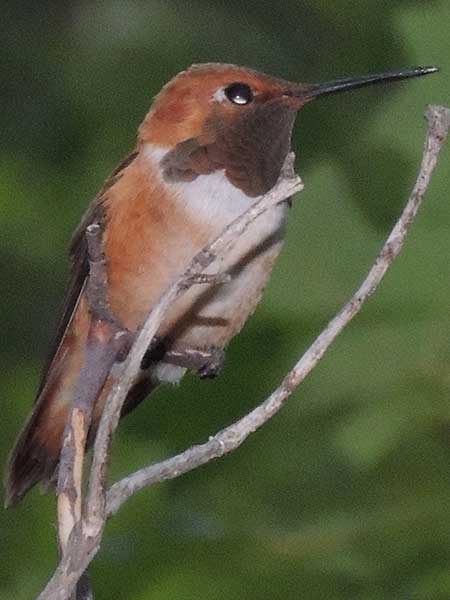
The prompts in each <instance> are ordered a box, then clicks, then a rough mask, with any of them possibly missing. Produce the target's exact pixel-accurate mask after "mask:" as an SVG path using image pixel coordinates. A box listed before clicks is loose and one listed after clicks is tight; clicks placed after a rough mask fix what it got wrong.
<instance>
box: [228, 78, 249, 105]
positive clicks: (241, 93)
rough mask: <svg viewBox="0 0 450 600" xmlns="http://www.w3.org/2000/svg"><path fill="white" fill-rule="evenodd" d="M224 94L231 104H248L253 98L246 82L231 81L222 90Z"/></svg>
mask: <svg viewBox="0 0 450 600" xmlns="http://www.w3.org/2000/svg"><path fill="white" fill-rule="evenodd" d="M224 92H225V96H226V97H227V98H228V100H229V101H230V102H233V104H241V105H243V104H248V103H249V102H251V101H252V100H253V92H252V90H251V88H250V86H248V85H247V84H246V83H240V82H238V83H232V84H231V85H229V86H228V87H226V88H225V90H224Z"/></svg>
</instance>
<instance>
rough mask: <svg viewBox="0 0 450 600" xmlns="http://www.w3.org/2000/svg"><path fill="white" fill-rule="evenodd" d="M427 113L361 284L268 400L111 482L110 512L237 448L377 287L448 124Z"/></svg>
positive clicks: (439, 111) (446, 117) (441, 113)
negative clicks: (393, 217)
mask: <svg viewBox="0 0 450 600" xmlns="http://www.w3.org/2000/svg"><path fill="white" fill-rule="evenodd" d="M426 118H427V120H428V131H427V137H426V140H425V146H424V152H423V158H422V164H421V167H420V171H419V175H418V177H417V181H416V184H415V186H414V188H413V191H412V192H411V196H410V197H409V200H408V202H407V204H406V206H405V208H404V210H403V212H402V214H401V216H400V218H399V220H398V221H397V223H396V224H395V226H394V228H393V230H392V232H391V233H390V235H389V237H388V238H387V240H386V242H385V244H384V246H383V248H382V250H381V252H380V254H379V255H378V257H377V259H376V261H375V263H374V265H373V266H372V268H371V269H370V271H369V273H368V275H367V277H366V278H365V279H364V281H363V283H362V285H361V286H360V288H359V289H358V290H357V291H356V292H355V294H354V295H353V296H352V298H351V299H350V300H349V301H348V302H347V303H346V304H345V305H344V307H343V308H342V309H341V310H340V311H339V313H338V314H337V315H336V316H335V317H334V319H332V320H331V321H330V323H329V324H328V325H327V327H326V328H325V329H324V330H323V332H322V333H321V334H320V335H319V336H318V337H317V338H316V340H315V341H314V342H313V343H312V345H311V346H310V347H309V349H308V350H307V351H306V352H305V353H304V354H303V356H302V357H301V358H300V359H299V360H298V362H297V363H296V364H295V365H294V367H293V368H292V369H291V370H290V371H289V373H288V374H287V375H286V377H285V378H284V379H283V381H282V383H281V385H280V386H279V387H278V388H277V389H276V390H275V391H274V392H273V393H272V394H271V395H270V396H269V398H267V400H265V401H264V402H263V403H262V404H260V405H259V406H257V407H256V408H255V409H254V410H252V411H251V412H250V413H249V414H248V415H246V416H245V417H243V418H242V419H240V420H239V421H237V422H236V423H234V424H233V425H230V426H229V427H227V428H226V429H224V430H223V431H221V432H219V433H217V434H216V435H215V436H214V437H211V438H210V439H209V440H208V442H206V443H204V444H201V445H198V446H193V447H192V448H189V449H188V450H186V451H185V452H182V453H181V454H178V455H177V456H174V457H172V458H169V459H168V460H165V461H162V462H160V463H158V464H155V465H150V466H148V467H146V468H144V469H140V470H139V471H137V472H135V473H133V474H132V475H129V476H128V477H125V478H124V479H122V480H121V481H118V482H117V483H115V484H114V485H113V486H111V488H110V490H109V492H108V495H107V514H108V516H111V515H113V514H115V513H116V512H117V511H118V510H119V508H120V507H121V506H122V504H123V503H124V502H125V501H126V500H128V498H129V497H130V496H132V495H133V494H134V493H136V492H137V491H139V490H141V489H142V488H144V487H149V486H151V485H153V484H155V483H158V482H160V481H164V480H167V479H174V478H175V477H178V476H180V475H182V474H183V473H187V472H188V471H191V470H192V469H195V468H196V467H199V466H201V465H203V464H205V463H207V462H209V461H210V460H212V459H214V458H219V457H221V456H223V455H224V454H227V453H229V452H232V451H233V450H235V449H236V448H238V447H239V446H240V445H241V444H242V443H243V442H244V441H245V440H246V439H247V437H248V436H249V435H250V434H251V433H253V432H254V431H256V430H257V429H259V428H260V427H261V426H262V425H263V424H264V423H266V422H267V421H268V420H269V419H271V418H272V417H273V416H274V414H275V413H277V412H278V411H279V410H280V408H281V407H282V406H283V404H284V403H285V401H286V400H287V399H288V398H289V396H290V395H291V394H292V392H293V391H294V390H295V389H296V388H297V387H298V386H299V385H300V383H301V382H302V381H303V380H304V379H305V378H306V376H307V375H308V374H309V373H310V372H311V370H312V369H313V368H314V367H315V366H316V364H317V363H318V362H319V360H320V359H321V358H322V357H323V355H324V354H325V352H326V350H327V349H328V348H329V346H330V345H331V344H332V342H333V341H334V340H335V339H336V337H337V336H338V335H339V334H340V333H341V331H342V330H343V329H344V327H345V326H346V325H347V324H348V323H349V322H350V321H351V320H352V319H353V317H354V316H355V315H356V314H357V313H358V312H359V311H360V309H361V307H362V305H363V304H364V302H366V300H368V298H369V297H370V296H371V295H372V294H373V293H374V292H375V290H376V288H377V287H378V285H379V284H380V282H381V280H382V279H383V277H384V275H385V273H386V271H387V270H388V268H389V267H390V265H391V264H392V263H393V261H394V260H395V258H396V257H397V256H398V255H399V253H400V251H401V249H402V248H403V245H404V242H405V239H406V235H407V233H408V231H409V229H410V227H411V225H412V222H413V220H414V218H415V216H416V214H417V211H418V209H419V207H420V205H421V203H422V200H423V197H424V194H425V192H426V190H427V188H428V185H429V183H430V180H431V176H432V173H433V171H434V168H435V166H436V162H437V159H438V155H439V152H440V150H441V148H442V145H443V143H444V141H445V139H446V137H447V135H448V131H449V127H450V110H449V109H447V108H444V107H440V106H429V107H428V109H427V111H426Z"/></svg>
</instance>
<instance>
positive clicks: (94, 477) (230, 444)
mask: <svg viewBox="0 0 450 600" xmlns="http://www.w3.org/2000/svg"><path fill="white" fill-rule="evenodd" d="M427 119H428V133H427V138H426V142H425V149H424V156H423V160H422V166H421V170H420V173H419V176H418V179H417V182H416V185H415V187H414V190H413V192H412V194H411V197H410V199H409V200H408V203H407V205H406V207H405V209H404V211H403V213H402V216H401V217H400V219H399V221H398V222H397V224H396V225H395V227H394V229H393V230H392V233H391V234H390V236H389V238H388V239H387V241H386V243H385V245H384V246H383V249H382V251H381V253H380V254H379V256H378V258H377V259H376V261H375V264H374V266H373V267H372V268H371V270H370V272H369V274H368V276H367V277H366V279H365V280H364V282H363V284H362V285H361V287H360V288H359V290H358V291H357V292H356V294H355V295H354V296H353V297H352V299H351V300H350V301H349V302H348V303H347V304H346V305H345V306H344V307H343V309H342V310H341V311H340V313H339V314H338V315H337V316H336V317H335V318H334V319H333V320H332V321H331V322H330V323H329V325H328V326H327V328H326V329H325V330H324V331H323V332H322V333H321V334H320V335H319V337H318V338H317V339H316V341H315V342H314V343H313V345H312V346H311V348H310V349H309V350H308V351H307V352H306V353H305V354H304V355H303V357H302V358H301V359H300V360H299V361H298V362H297V363H296V365H295V366H294V367H293V369H292V370H291V371H290V372H289V373H288V375H287V376H286V377H285V378H284V380H283V382H282V383H281V385H280V386H279V387H278V388H277V389H276V390H275V391H274V392H273V393H272V394H271V396H270V397H269V398H268V399H267V400H266V401H265V402H264V403H262V404H261V405H260V406H258V407H257V408H255V409H254V410H253V411H252V412H251V413H249V414H248V415H246V416H245V417H243V418H242V419H240V420H239V421H238V422H237V423H235V424H233V425H231V426H230V427H227V428H226V429H224V430H223V431H222V432H220V433H218V434H217V435H216V436H214V437H213V438H211V439H210V440H209V441H208V442H206V443H205V444H202V445H199V446H194V447H193V448H190V449H189V450H186V451H185V452H183V453H181V454H180V455H178V456H176V457H173V458H171V459H169V460H167V461H163V462H162V463H159V464H157V465H152V466H150V467H147V468H145V469H141V470H140V471H138V472H136V473H134V474H132V475H130V476H129V477H126V478H125V479H123V480H122V481H120V482H118V483H116V484H115V485H113V486H112V487H111V489H110V490H109V492H108V493H107V495H106V496H105V484H104V479H105V471H106V464H107V458H108V455H109V448H110V442H111V436H112V434H113V432H114V430H115V428H116V426H117V423H118V420H119V416H120V411H121V407H122V405H123V402H124V400H125V398H126V395H127V392H128V390H129V388H130V385H131V384H132V382H133V380H134V376H135V374H136V373H137V372H138V370H139V368H140V364H141V360H142V358H143V356H144V354H145V352H146V350H147V348H148V347H149V345H150V342H151V340H152V339H153V337H154V335H155V333H156V332H157V330H158V328H159V326H160V323H161V321H162V319H163V317H164V315H165V313H166V311H167V310H168V308H169V307H170V306H171V304H172V303H173V302H174V301H175V300H176V299H177V298H178V297H179V296H181V295H182V294H183V293H184V292H185V291H186V290H187V289H188V288H189V287H190V286H192V285H194V284H195V283H198V278H197V276H198V275H199V274H201V273H202V272H203V270H204V269H205V268H206V267H207V266H209V265H210V264H211V263H212V262H214V260H215V259H216V258H217V257H218V256H219V255H221V254H224V253H225V252H227V250H228V249H229V248H230V247H231V246H232V244H233V241H234V240H236V239H237V238H238V237H239V235H241V234H242V233H243V232H244V231H245V229H246V227H248V225H249V224H250V223H251V222H252V221H253V220H254V219H255V218H257V217H258V216H259V215H260V214H262V213H263V212H265V211H266V210H268V209H269V208H270V207H271V206H273V205H274V204H276V203H278V202H280V201H281V200H282V199H284V198H286V197H288V196H290V195H291V194H293V193H295V192H296V191H299V190H300V189H301V188H302V184H301V182H300V180H299V179H298V178H297V179H291V178H290V179H286V176H285V175H284V174H283V175H284V176H283V175H282V177H281V179H280V181H279V182H278V184H277V186H276V187H275V188H274V189H273V190H272V191H271V192H269V194H267V195H266V196H264V197H263V198H262V199H261V200H260V201H259V202H257V203H255V204H254V205H253V206H252V207H251V208H250V209H249V210H248V211H247V212H246V213H245V214H244V215H242V216H241V217H240V218H239V219H237V220H236V221H235V222H233V223H232V224H231V225H230V226H229V227H228V228H227V229H226V230H225V231H224V232H223V233H222V234H221V235H220V236H219V238H217V240H216V241H215V242H213V243H212V244H211V245H210V246H208V247H207V248H205V249H204V250H203V251H202V252H200V253H199V254H198V255H197V256H196V257H195V258H194V260H193V261H192V263H191V265H190V266H189V268H188V269H187V271H186V272H185V273H184V275H183V276H182V277H181V278H180V279H179V280H178V281H177V282H175V283H174V284H173V285H172V286H171V287H170V288H169V289H168V290H167V291H166V292H165V294H164V295H163V296H162V297H161V299H160V301H159V302H158V304H157V305H156V306H155V308H154V309H153V310H152V312H151V313H150V315H149V317H148V319H147V321H146V322H145V324H144V326H143V328H142V330H141V331H140V333H139V335H138V336H137V338H136V340H135V343H134V344H133V347H132V348H131V350H130V352H129V354H128V356H127V358H126V360H125V361H124V362H123V363H122V368H121V374H120V375H119V377H118V380H117V383H116V384H115V385H114V387H113V389H112V390H111V393H110V394H109V397H108V400H107V403H106V406H105V409H104V412H103V415H102V419H101V423H100V426H99V432H98V435H97V439H96V444H95V448H94V460H93V466H92V470H91V477H90V484H89V492H88V497H87V511H86V516H85V518H84V519H82V520H81V521H80V522H78V523H77V524H76V526H75V527H74V528H73V529H72V532H71V534H70V536H69V539H68V543H67V551H66V554H65V555H64V556H63V558H62V560H61V562H60V564H59V566H58V568H57V569H56V571H55V573H54V575H53V577H52V579H51V580H50V582H49V583H48V585H47V587H46V588H45V590H44V591H43V592H42V594H41V595H40V596H39V600H66V599H67V598H69V597H70V594H71V593H72V591H73V589H74V587H75V585H76V583H77V581H78V580H79V578H80V576H81V575H82V573H83V572H84V571H85V569H86V568H87V566H88V565H89V563H90V562H91V560H92V558H93V557H94V556H95V554H96V553H97V551H98V549H99V547H100V542H101V537H102V534H103V529H104V526H105V522H106V518H107V516H110V515H112V514H114V513H115V512H117V510H118V509H119V508H120V506H121V505H122V504H123V503H124V502H125V501H126V500H127V499H128V498H129V497H130V496H131V495H132V494H133V493H135V492H136V491H138V490H140V489H142V488H143V487H146V486H149V485H152V484H153V483H156V482H158V481H162V480H164V479H173V478H174V477H177V476H179V475H181V474H183V473H185V472H187V471H189V470H192V469H194V468H195V467H197V466H200V465H202V464H204V463H205V462H208V461H209V460H211V459H213V458H216V457H218V456H222V455H223V454H225V453H227V452H231V451H232V450H234V449H236V448H237V447H238V446H240V444H242V442H243V441H244V440H245V439H246V438H247V437H248V436H249V435H250V433H252V432H253V431H255V430H256V429H258V428H259V427H261V425H262V424H263V423H265V422H266V421H267V420H268V419H270V418H271V417H272V416H273V415H274V414H275V413H276V412H278V410H279V409H280V408H281V406H282V405H283V404H284V402H285V401H286V399H287V398H288V397H289V396H290V395H291V394H292V392H293V391H294V390H295V389H296V387H298V385H299V384H300V383H301V381H303V379H304V378H305V377H306V376H307V374H308V373H309V372H310V371H311V369H312V368H313V367H314V366H315V365H316V364H317V362H318V361H319V360H320V359H321V358H322V356H323V354H324V353H325V351H326V350H327V348H328V347H329V346H330V344H331V343H332V342H333V340H334V339H335V338H336V337H337V335H338V334H339V333H340V332H341V331H342V329H343V328H344V327H345V326H346V325H347V324H348V322H349V321H350V320H351V319H352V318H353V317H354V316H355V315H356V314H357V313H358V312H359V310H360V308H361V306H362V304H363V303H364V302H365V301H366V300H367V299H368V298H369V296H370V295H371V294H372V293H373V292H374V291H375V289H376V287H377V286H378V284H379V283H380V281H381V279H382V278H383V276H384V274H385V272H386V270H387V269H388V268H389V266H390V265H391V264H392V262H393V260H394V259H395V257H396V256H397V255H398V254H399V252H400V250H401V248H402V246H403V243H404V240H405V236H406V234H407V232H408V230H409V228H410V226H411V224H412V221H413V219H414V217H415V215H416V213H417V210H418V208H419V205H420V203H421V202H422V199H423V195H424V192H425V190H426V189H427V187H428V184H429V182H430V178H431V174H432V172H433V169H434V167H435V164H436V161H437V157H438V154H439V151H440V149H441V147H442V144H443V142H444V140H445V137H446V136H447V133H448V129H449V127H450V111H449V110H448V109H445V108H442V107H429V108H428V111H427ZM291 160H292V159H291ZM196 278H197V279H196ZM201 279H202V278H200V280H201Z"/></svg>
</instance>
